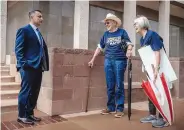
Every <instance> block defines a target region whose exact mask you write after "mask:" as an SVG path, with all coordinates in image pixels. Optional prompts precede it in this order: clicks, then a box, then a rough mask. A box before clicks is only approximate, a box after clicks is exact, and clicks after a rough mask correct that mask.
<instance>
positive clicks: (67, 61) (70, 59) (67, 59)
mask: <svg viewBox="0 0 184 130" xmlns="http://www.w3.org/2000/svg"><path fill="white" fill-rule="evenodd" d="M63 64H64V65H74V55H73V54H64V59H63Z"/></svg>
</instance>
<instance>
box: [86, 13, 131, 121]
mask: <svg viewBox="0 0 184 130" xmlns="http://www.w3.org/2000/svg"><path fill="white" fill-rule="evenodd" d="M103 22H104V23H105V26H106V28H107V31H106V32H105V33H104V35H103V36H102V38H101V40H100V43H99V44H98V47H97V49H96V50H95V53H94V55H93V57H92V59H91V61H90V62H89V63H88V64H89V66H91V67H93V64H94V61H95V58H96V57H97V55H98V54H99V53H100V52H101V51H104V53H105V61H104V70H105V76H106V84H107V96H108V100H107V108H106V109H104V110H102V112H101V113H102V114H111V113H115V117H117V118H120V117H122V116H123V115H124V113H123V111H124V72H125V70H126V66H127V57H128V58H130V56H131V55H132V47H133V44H132V43H131V41H130V39H129V36H128V34H127V32H126V31H125V30H124V29H121V28H120V26H121V20H120V19H119V18H118V17H116V16H115V15H113V14H110V13H109V14H107V16H106V18H105V19H104V20H103ZM115 86H116V88H115Z"/></svg>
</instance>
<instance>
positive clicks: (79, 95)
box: [73, 88, 91, 101]
mask: <svg viewBox="0 0 184 130" xmlns="http://www.w3.org/2000/svg"><path fill="white" fill-rule="evenodd" d="M90 90H91V89H89V91H90ZM87 93H88V88H75V89H74V95H73V98H74V99H81V100H83V101H86V99H87V98H88V97H87ZM89 93H90V92H89Z"/></svg>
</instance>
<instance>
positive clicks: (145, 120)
mask: <svg viewBox="0 0 184 130" xmlns="http://www.w3.org/2000/svg"><path fill="white" fill-rule="evenodd" d="M156 119H157V118H156V116H154V115H149V116H147V117H144V118H142V119H140V122H141V123H152V122H153V121H155V120H156Z"/></svg>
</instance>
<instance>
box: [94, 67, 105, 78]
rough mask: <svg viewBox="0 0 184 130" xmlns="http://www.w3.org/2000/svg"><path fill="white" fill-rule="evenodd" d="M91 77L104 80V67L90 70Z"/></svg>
mask: <svg viewBox="0 0 184 130" xmlns="http://www.w3.org/2000/svg"><path fill="white" fill-rule="evenodd" d="M91 77H99V78H104V77H105V72H104V67H103V66H94V68H92V71H91Z"/></svg>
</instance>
